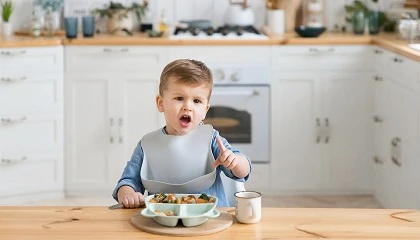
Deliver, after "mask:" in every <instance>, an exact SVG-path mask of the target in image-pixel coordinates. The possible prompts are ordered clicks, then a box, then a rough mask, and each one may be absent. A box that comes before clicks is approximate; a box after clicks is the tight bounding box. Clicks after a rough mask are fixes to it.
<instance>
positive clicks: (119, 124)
mask: <svg viewBox="0 0 420 240" xmlns="http://www.w3.org/2000/svg"><path fill="white" fill-rule="evenodd" d="M123 125H124V120H123V119H122V118H120V119H118V135H119V138H118V140H119V142H120V143H123V142H124V138H123V129H122V127H123Z"/></svg>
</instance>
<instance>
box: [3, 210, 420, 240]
mask: <svg viewBox="0 0 420 240" xmlns="http://www.w3.org/2000/svg"><path fill="white" fill-rule="evenodd" d="M139 210H140V209H117V210H108V208H107V207H98V206H94V207H63V206H59V207H55V206H54V207H53V206H52V207H19V206H16V207H7V206H3V207H0V239H11V240H18V239H42V240H48V239H54V240H56V239H77V240H82V239H101V240H106V239H135V240H139V239H167V238H168V237H167V236H161V235H155V234H150V233H146V232H142V231H140V230H138V229H137V228H135V227H133V226H132V225H131V223H130V217H131V216H133V215H135V214H139ZM220 211H224V212H229V213H230V214H234V209H233V208H222V209H220ZM183 238H185V237H183ZM183 238H182V239H183ZM193 238H194V239H218V240H225V239H226V240H227V239H238V240H239V239H240V240H244V239H267V240H268V239H270V240H273V239H318V238H328V239H348V238H352V239H353V238H356V239H370V238H377V239H378V238H379V239H420V211H418V210H405V209H337V208H328V209H321V208H263V210H262V220H261V222H259V223H257V224H240V223H237V222H234V223H233V225H232V226H231V227H230V228H228V229H226V230H224V231H222V232H218V233H214V234H210V235H205V236H200V237H193Z"/></svg>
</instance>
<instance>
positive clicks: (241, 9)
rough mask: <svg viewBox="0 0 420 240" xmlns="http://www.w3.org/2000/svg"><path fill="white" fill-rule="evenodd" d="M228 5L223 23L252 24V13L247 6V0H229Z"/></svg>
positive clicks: (253, 19) (230, 24)
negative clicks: (239, 0) (238, 0)
mask: <svg viewBox="0 0 420 240" xmlns="http://www.w3.org/2000/svg"><path fill="white" fill-rule="evenodd" d="M229 3H230V4H229V7H228V9H227V10H226V13H225V23H226V25H229V26H252V25H254V22H255V17H254V13H253V12H252V9H251V8H250V7H249V6H248V4H247V0H243V1H242V2H233V1H232V0H229Z"/></svg>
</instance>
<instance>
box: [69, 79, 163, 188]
mask: <svg viewBox="0 0 420 240" xmlns="http://www.w3.org/2000/svg"><path fill="white" fill-rule="evenodd" d="M157 87H158V82H157V81H156V80H155V79H154V78H153V77H152V76H147V75H146V76H143V77H141V78H140V77H139V75H138V74H132V75H127V74H126V75H124V76H121V75H118V76H117V75H108V74H107V75H106V76H105V75H88V74H79V75H69V76H68V88H67V89H68V90H67V93H68V94H67V105H66V107H67V109H68V114H67V117H66V118H67V125H66V126H67V138H66V139H67V159H68V161H67V166H68V168H67V173H68V174H67V192H68V193H69V194H77V193H80V192H85V191H100V192H105V191H108V192H111V191H112V189H113V187H115V185H116V183H117V181H118V179H119V178H120V176H121V173H122V171H123V169H124V167H125V165H126V162H127V161H128V160H130V157H131V155H132V153H133V150H134V147H135V146H136V144H137V143H138V141H139V140H140V139H141V137H142V136H143V135H144V134H146V133H147V132H151V131H153V130H156V129H158V128H159V127H161V125H160V123H161V121H162V120H161V119H160V118H161V116H160V114H159V112H158V111H157V109H156V105H155V102H154V100H155V97H156V94H157Z"/></svg>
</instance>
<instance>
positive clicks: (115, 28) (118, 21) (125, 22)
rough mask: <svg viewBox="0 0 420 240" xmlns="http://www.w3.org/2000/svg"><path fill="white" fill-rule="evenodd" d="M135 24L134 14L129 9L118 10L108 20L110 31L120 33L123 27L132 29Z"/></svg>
mask: <svg viewBox="0 0 420 240" xmlns="http://www.w3.org/2000/svg"><path fill="white" fill-rule="evenodd" d="M133 25H134V19H133V14H132V13H131V12H130V11H128V10H116V11H114V12H113V13H112V14H111V18H110V19H109V20H108V32H110V33H120V32H121V31H122V30H123V29H125V30H128V31H130V32H131V31H132V30H133Z"/></svg>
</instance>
